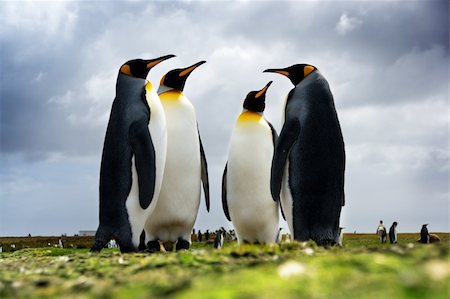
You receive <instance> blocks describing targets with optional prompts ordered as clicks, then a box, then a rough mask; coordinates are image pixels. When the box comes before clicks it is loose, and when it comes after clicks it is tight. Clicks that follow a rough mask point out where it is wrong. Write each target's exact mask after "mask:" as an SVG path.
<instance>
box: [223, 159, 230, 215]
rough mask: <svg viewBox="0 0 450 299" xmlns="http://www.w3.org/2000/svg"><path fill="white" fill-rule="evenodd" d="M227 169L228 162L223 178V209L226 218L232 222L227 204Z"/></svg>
mask: <svg viewBox="0 0 450 299" xmlns="http://www.w3.org/2000/svg"><path fill="white" fill-rule="evenodd" d="M227 168H228V162H227V164H225V170H224V171H223V176H222V208H223V212H224V213H225V217H227V219H228V221H231V217H230V213H229V212H228V203H227Z"/></svg>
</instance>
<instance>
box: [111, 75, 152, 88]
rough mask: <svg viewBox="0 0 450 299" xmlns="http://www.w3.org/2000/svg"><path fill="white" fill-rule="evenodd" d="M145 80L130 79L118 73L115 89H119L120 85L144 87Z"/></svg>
mask: <svg viewBox="0 0 450 299" xmlns="http://www.w3.org/2000/svg"><path fill="white" fill-rule="evenodd" d="M146 81H147V80H145V79H141V78H136V77H131V76H128V75H125V74H122V73H119V75H118V76H117V83H116V88H119V87H121V86H122V85H141V86H144V85H145V83H146Z"/></svg>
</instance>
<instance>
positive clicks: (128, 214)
mask: <svg viewBox="0 0 450 299" xmlns="http://www.w3.org/2000/svg"><path fill="white" fill-rule="evenodd" d="M174 56H175V55H167V56H163V57H160V58H156V59H152V60H142V59H135V60H130V61H128V62H126V63H125V64H123V65H122V66H121V68H120V70H119V75H118V77H117V84H116V97H115V99H114V101H113V104H112V108H111V114H110V118H109V122H108V127H107V129H106V135H105V141H104V146H103V154H102V161H101V166H100V187H99V191H100V217H99V218H100V224H99V227H98V229H97V232H96V235H95V241H94V245H93V246H92V248H91V251H100V250H101V249H102V248H104V247H105V245H106V244H107V243H108V242H109V241H110V240H111V239H115V240H116V241H117V243H118V245H119V246H120V250H121V251H122V252H131V251H136V250H137V248H138V246H139V239H140V235H141V233H142V231H143V229H144V225H145V222H146V221H147V218H148V217H149V215H150V214H151V212H152V211H153V209H154V208H155V206H156V202H157V199H158V196H159V191H160V188H161V182H162V176H163V171H164V164H165V156H166V146H167V137H166V134H167V133H166V119H165V114H164V111H163V108H162V105H161V102H160V100H159V97H158V95H157V93H156V91H155V89H154V88H153V86H152V84H151V83H150V82H149V81H147V80H146V79H145V78H146V77H147V74H148V72H149V71H150V69H151V68H152V67H154V66H155V65H157V64H159V63H160V62H162V61H164V60H166V59H169V58H172V57H174Z"/></svg>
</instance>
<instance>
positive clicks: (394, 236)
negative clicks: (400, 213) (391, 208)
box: [389, 221, 397, 244]
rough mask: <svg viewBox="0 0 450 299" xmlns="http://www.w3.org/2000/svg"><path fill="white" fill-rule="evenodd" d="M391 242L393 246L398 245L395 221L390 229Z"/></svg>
mask: <svg viewBox="0 0 450 299" xmlns="http://www.w3.org/2000/svg"><path fill="white" fill-rule="evenodd" d="M389 241H390V242H391V244H396V243H397V222H395V221H394V223H392V225H391V228H390V229H389Z"/></svg>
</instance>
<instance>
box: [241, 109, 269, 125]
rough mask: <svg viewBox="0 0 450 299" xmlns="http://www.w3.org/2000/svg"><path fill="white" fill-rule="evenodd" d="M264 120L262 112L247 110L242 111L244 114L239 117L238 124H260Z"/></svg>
mask: <svg viewBox="0 0 450 299" xmlns="http://www.w3.org/2000/svg"><path fill="white" fill-rule="evenodd" d="M262 119H264V117H263V114H262V112H255V111H250V110H247V109H244V110H242V113H241V114H240V115H239V117H238V120H237V122H238V123H242V122H259V121H261V120H262Z"/></svg>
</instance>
